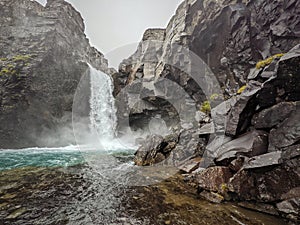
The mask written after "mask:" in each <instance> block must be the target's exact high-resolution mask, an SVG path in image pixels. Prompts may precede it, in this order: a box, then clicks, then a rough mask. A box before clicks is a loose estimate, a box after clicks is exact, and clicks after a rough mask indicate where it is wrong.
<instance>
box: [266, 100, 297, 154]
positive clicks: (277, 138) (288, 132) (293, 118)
mask: <svg viewBox="0 0 300 225" xmlns="http://www.w3.org/2000/svg"><path fill="white" fill-rule="evenodd" d="M296 107H297V108H296V110H295V111H294V112H293V113H292V114H291V115H290V116H289V117H288V118H287V119H286V120H284V121H283V122H282V123H281V124H280V125H279V126H278V128H274V129H272V130H271V132H270V135H269V151H276V150H278V149H281V148H284V147H288V146H291V145H293V144H295V143H297V142H298V141H299V140H300V105H299V104H297V106H296Z"/></svg>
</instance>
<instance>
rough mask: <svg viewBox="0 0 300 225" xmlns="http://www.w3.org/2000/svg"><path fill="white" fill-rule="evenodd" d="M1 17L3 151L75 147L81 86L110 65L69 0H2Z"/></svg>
mask: <svg viewBox="0 0 300 225" xmlns="http://www.w3.org/2000/svg"><path fill="white" fill-rule="evenodd" d="M0 14H1V18H0V23H1V27H0V58H1V59H0V71H1V74H0V123H1V128H0V148H23V147H29V146H45V145H47V146H55V145H59V146H62V145H67V144H70V142H72V140H73V137H72V132H71V131H72V129H71V111H72V102H73V96H74V93H75V90H76V87H77V84H78V83H79V80H80V78H81V77H82V75H84V74H85V73H86V71H87V69H88V65H87V63H89V64H91V65H92V66H93V67H95V68H97V69H99V70H102V71H104V72H106V73H109V72H110V71H109V69H108V63H107V60H106V59H105V58H104V56H103V55H102V54H101V53H100V52H98V51H97V50H96V49H95V48H93V47H91V46H90V44H89V40H88V39H87V38H86V35H85V34H84V29H85V28H84V22H83V19H82V17H81V16H80V14H79V13H78V12H77V11H76V10H75V9H74V8H73V7H72V6H71V5H70V4H69V3H67V2H65V1H63V0H48V2H47V5H46V6H45V7H43V6H42V5H40V4H39V3H37V2H35V1H30V0H21V1H19V0H18V1H17V0H13V1H11V0H1V1H0Z"/></svg>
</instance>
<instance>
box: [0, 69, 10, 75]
mask: <svg viewBox="0 0 300 225" xmlns="http://www.w3.org/2000/svg"><path fill="white" fill-rule="evenodd" d="M1 73H3V74H6V73H10V70H9V69H8V68H2V70H1Z"/></svg>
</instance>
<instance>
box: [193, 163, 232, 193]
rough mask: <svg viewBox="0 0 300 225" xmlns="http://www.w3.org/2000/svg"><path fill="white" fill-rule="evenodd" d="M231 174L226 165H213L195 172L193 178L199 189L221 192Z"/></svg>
mask: <svg viewBox="0 0 300 225" xmlns="http://www.w3.org/2000/svg"><path fill="white" fill-rule="evenodd" d="M232 175H233V174H232V172H231V171H230V169H229V168H228V167H222V166H215V167H210V168H207V169H205V170H202V171H200V172H198V173H196V174H195V175H194V179H195V182H196V183H197V184H198V188H199V189H200V190H207V191H213V192H220V193H222V192H224V189H226V187H227V185H226V184H227V182H228V181H229V179H230V178H231V177H232Z"/></svg>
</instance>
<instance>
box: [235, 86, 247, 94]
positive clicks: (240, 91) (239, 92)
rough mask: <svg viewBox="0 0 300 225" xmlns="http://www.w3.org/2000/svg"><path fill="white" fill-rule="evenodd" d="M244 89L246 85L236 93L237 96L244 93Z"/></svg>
mask: <svg viewBox="0 0 300 225" xmlns="http://www.w3.org/2000/svg"><path fill="white" fill-rule="evenodd" d="M246 88H247V85H244V86H242V87H241V88H240V89H239V90H238V91H237V94H242V93H243V91H245V89H246Z"/></svg>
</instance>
